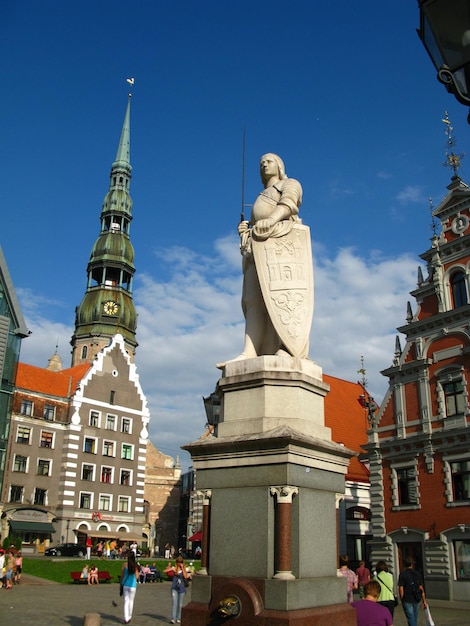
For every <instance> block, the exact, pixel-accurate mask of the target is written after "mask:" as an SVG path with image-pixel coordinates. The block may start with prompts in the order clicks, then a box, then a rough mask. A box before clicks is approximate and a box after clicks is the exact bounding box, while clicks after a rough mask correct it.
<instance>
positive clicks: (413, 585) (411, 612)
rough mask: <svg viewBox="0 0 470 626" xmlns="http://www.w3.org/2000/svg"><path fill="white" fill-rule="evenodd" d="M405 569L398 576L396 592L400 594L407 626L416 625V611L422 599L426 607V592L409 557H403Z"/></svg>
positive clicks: (419, 575)
mask: <svg viewBox="0 0 470 626" xmlns="http://www.w3.org/2000/svg"><path fill="white" fill-rule="evenodd" d="M403 565H404V566H405V569H404V570H403V571H402V572H401V573H400V576H399V577H398V593H399V594H400V599H401V603H402V606H403V612H404V613H405V616H406V619H407V621H408V626H418V611H419V605H420V603H421V601H422V603H423V609H425V608H426V594H425V592H424V587H423V579H422V578H421V574H420V573H419V572H417V571H416V570H415V569H414V565H415V564H414V561H413V559H411V558H410V557H405V558H404V559H403Z"/></svg>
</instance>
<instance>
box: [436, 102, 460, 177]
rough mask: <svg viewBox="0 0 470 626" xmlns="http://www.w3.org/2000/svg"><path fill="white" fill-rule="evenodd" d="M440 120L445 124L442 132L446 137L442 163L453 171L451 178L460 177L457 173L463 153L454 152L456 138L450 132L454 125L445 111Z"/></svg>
mask: <svg viewBox="0 0 470 626" xmlns="http://www.w3.org/2000/svg"><path fill="white" fill-rule="evenodd" d="M442 121H443V123H444V124H445V131H444V132H445V134H446V137H447V141H446V145H447V148H446V160H445V161H444V163H443V165H444V167H449V168H450V169H451V170H453V171H454V175H453V176H452V179H456V178H460V176H459V175H458V169H459V167H460V161H461V160H462V159H463V157H464V156H465V155H464V154H463V153H462V154H455V152H454V146H455V144H456V140H455V139H454V136H453V134H452V133H453V131H454V127H453V126H452V124H451V123H450V120H449V116H448V114H447V111H446V112H445V115H444V119H443V120H442Z"/></svg>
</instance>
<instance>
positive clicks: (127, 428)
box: [121, 417, 131, 434]
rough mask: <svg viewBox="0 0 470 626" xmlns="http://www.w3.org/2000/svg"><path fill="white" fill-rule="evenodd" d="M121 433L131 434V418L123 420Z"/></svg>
mask: <svg viewBox="0 0 470 626" xmlns="http://www.w3.org/2000/svg"><path fill="white" fill-rule="evenodd" d="M121 432H122V433H128V434H131V420H130V418H129V417H123V418H122V422H121Z"/></svg>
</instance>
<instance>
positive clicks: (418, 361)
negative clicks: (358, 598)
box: [365, 118, 470, 600]
mask: <svg viewBox="0 0 470 626" xmlns="http://www.w3.org/2000/svg"><path fill="white" fill-rule="evenodd" d="M446 124H448V125H449V128H448V131H449V133H450V131H451V127H450V124H449V122H448V120H447V118H446ZM448 136H450V135H448ZM449 145H450V146H451V147H452V143H451V142H449ZM448 159H449V163H450V165H451V166H452V167H453V168H454V176H453V177H452V180H451V183H450V185H449V186H448V194H447V195H446V197H445V198H444V200H443V201H442V202H441V203H440V204H439V206H438V207H437V208H436V209H435V210H434V211H433V224H435V222H434V220H436V221H437V222H438V223H439V229H435V234H434V235H433V237H432V239H431V246H430V248H429V249H428V250H426V252H424V253H423V254H422V255H421V258H422V259H423V261H424V262H425V263H426V266H427V276H426V277H424V276H423V272H422V270H421V269H419V270H418V286H417V288H416V289H415V290H413V291H412V292H411V295H412V296H413V297H414V298H415V300H416V306H415V307H412V306H411V305H410V304H409V303H408V308H407V318H406V321H407V323H406V324H405V325H404V326H401V327H400V328H398V330H399V331H400V332H401V333H403V334H404V335H405V337H406V345H405V346H404V348H403V349H402V348H401V344H400V341H399V339H398V338H397V341H396V346H395V356H394V360H393V364H392V366H391V367H389V368H387V369H386V370H384V371H383V372H382V373H383V375H384V376H387V377H388V378H389V388H388V391H387V393H386V395H385V397H384V400H383V402H382V405H381V407H380V410H379V412H378V413H377V415H376V416H375V419H374V420H373V425H372V428H371V429H370V430H369V433H368V443H367V445H366V446H365V448H366V449H367V451H368V457H369V463H370V473H371V499H372V532H373V535H374V540H373V542H372V543H371V547H372V558H373V559H374V562H375V561H376V560H378V559H384V560H386V561H387V562H388V563H389V565H390V566H391V568H392V570H393V572H394V574H395V576H396V575H397V574H398V572H399V570H400V569H401V567H402V559H403V557H404V556H411V557H412V558H414V560H415V562H416V568H417V569H418V570H420V571H421V572H422V574H423V576H424V582H425V587H426V593H427V595H428V597H431V598H442V599H454V600H468V599H469V598H470V428H469V425H470V402H469V385H470V358H469V357H470V330H469V328H470V300H469V294H470V188H469V186H468V185H467V184H465V183H464V182H463V181H462V180H461V179H460V178H459V176H458V175H457V166H458V157H457V156H456V155H454V154H453V152H452V150H451V152H450V154H448ZM437 230H438V231H439V234H438V232H437ZM413 308H414V309H415V311H414V312H413Z"/></svg>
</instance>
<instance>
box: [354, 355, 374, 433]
mask: <svg viewBox="0 0 470 626" xmlns="http://www.w3.org/2000/svg"><path fill="white" fill-rule="evenodd" d="M357 373H358V374H361V375H362V380H360V381H359V384H360V385H362V388H363V390H364V393H362V394H361V395H360V396H359V398H358V400H359V404H360V405H361V406H362V407H363V408H364V409H365V410H366V411H367V420H368V422H369V425H370V426H371V427H374V426H375V425H376V424H377V419H376V413H377V410H378V408H379V407H378V406H377V403H376V401H375V400H374V398H373V397H372V396H371V395H370V393H369V392H368V391H367V385H368V382H367V378H366V368H365V367H364V356H361V369H359V370H357Z"/></svg>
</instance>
